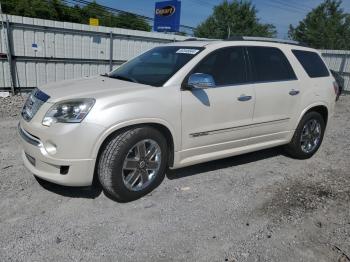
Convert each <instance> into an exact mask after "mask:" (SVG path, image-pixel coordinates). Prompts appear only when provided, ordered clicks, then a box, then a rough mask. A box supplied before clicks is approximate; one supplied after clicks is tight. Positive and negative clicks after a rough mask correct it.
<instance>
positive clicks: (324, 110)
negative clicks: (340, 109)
mask: <svg viewBox="0 0 350 262" xmlns="http://www.w3.org/2000/svg"><path fill="white" fill-rule="evenodd" d="M312 111H314V112H318V113H319V114H320V115H321V116H322V117H323V120H324V122H325V124H326V125H327V123H328V117H329V110H328V106H327V104H326V103H317V104H312V105H310V106H309V107H307V108H305V109H304V110H303V112H302V113H301V115H300V116H299V119H298V122H297V124H298V123H299V122H300V120H301V119H302V118H303V116H304V115H306V114H307V113H309V112H312Z"/></svg>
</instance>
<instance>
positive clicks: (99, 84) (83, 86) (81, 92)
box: [39, 76, 156, 103]
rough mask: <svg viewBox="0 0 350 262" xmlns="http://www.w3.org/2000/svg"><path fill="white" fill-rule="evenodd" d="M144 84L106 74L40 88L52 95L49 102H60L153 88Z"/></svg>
mask: <svg viewBox="0 0 350 262" xmlns="http://www.w3.org/2000/svg"><path fill="white" fill-rule="evenodd" d="M153 88H156V87H152V86H149V85H143V84H138V83H133V82H128V81H123V80H119V79H115V78H109V77H104V76H96V77H87V78H82V79H74V80H64V81H59V82H54V83H50V84H46V85H44V86H42V87H40V88H39V89H40V90H42V91H43V92H45V93H46V94H48V95H49V96H50V99H49V101H48V102H52V103H55V102H58V101H62V100H67V99H74V98H95V99H98V98H103V97H109V96H113V95H118V94H123V93H126V92H134V91H139V90H143V89H153Z"/></svg>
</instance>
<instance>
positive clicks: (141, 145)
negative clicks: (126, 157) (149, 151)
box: [137, 141, 146, 158]
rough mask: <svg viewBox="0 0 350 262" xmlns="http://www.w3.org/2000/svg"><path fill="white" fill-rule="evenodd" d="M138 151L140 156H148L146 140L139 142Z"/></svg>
mask: <svg viewBox="0 0 350 262" xmlns="http://www.w3.org/2000/svg"><path fill="white" fill-rule="evenodd" d="M137 152H138V156H139V157H140V158H144V157H145V156H146V145H145V142H144V141H142V142H140V143H138V144H137Z"/></svg>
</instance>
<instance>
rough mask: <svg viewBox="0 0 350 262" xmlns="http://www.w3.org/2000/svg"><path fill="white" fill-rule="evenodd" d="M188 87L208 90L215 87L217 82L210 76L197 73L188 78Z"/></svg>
mask: <svg viewBox="0 0 350 262" xmlns="http://www.w3.org/2000/svg"><path fill="white" fill-rule="evenodd" d="M187 86H188V87H189V88H199V89H207V88H211V87H215V81H214V78H213V77H212V76H211V75H209V74H203V73H195V74H192V75H190V77H189V78H188V82H187Z"/></svg>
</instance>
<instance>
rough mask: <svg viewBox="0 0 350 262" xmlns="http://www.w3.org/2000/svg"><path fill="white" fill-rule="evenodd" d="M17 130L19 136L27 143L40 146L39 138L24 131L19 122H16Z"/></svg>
mask: <svg viewBox="0 0 350 262" xmlns="http://www.w3.org/2000/svg"><path fill="white" fill-rule="evenodd" d="M18 132H19V134H20V136H21V137H22V138H23V139H24V140H25V141H26V142H28V143H29V144H32V145H33V146H41V145H42V143H41V141H40V139H39V138H37V137H35V136H33V135H32V134H29V133H28V132H27V131H25V130H24V129H23V128H22V127H21V125H20V124H18Z"/></svg>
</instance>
